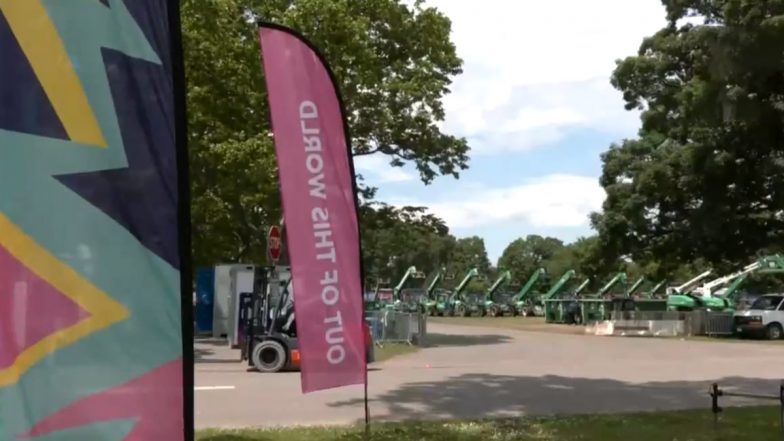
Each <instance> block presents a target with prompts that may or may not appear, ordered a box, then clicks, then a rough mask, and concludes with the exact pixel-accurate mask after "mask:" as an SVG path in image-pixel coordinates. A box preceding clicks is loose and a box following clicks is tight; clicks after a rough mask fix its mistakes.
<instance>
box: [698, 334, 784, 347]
mask: <svg viewBox="0 0 784 441" xmlns="http://www.w3.org/2000/svg"><path fill="white" fill-rule="evenodd" d="M686 340H689V341H703V342H709V343H710V342H713V343H715V342H719V343H763V344H769V345H784V340H766V339H762V338H758V339H752V338H736V337H708V336H703V335H700V336H694V337H686Z"/></svg>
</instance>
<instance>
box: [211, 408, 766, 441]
mask: <svg viewBox="0 0 784 441" xmlns="http://www.w3.org/2000/svg"><path fill="white" fill-rule="evenodd" d="M719 429H720V432H719V433H718V434H717V433H716V432H715V431H714V429H713V415H712V414H711V413H710V411H707V410H701V411H680V412H661V413H647V414H631V415H602V416H572V417H552V418H523V419H505V420H485V421H473V422H472V421H463V422H457V421H456V422H408V423H393V424H378V425H374V426H373V427H372V430H371V437H370V441H428V440H432V441H630V440H631V441H749V440H753V441H774V440H775V441H778V440H780V439H781V435H780V433H779V417H778V408H775V407H756V408H728V409H725V411H724V414H723V415H722V416H721V419H720V422H719ZM197 440H199V441H363V440H364V429H363V428H362V427H337V428H335V427H333V428H320V427H316V428H290V429H280V430H260V431H252V430H248V431H231V432H219V431H204V432H200V433H199V434H198V436H197Z"/></svg>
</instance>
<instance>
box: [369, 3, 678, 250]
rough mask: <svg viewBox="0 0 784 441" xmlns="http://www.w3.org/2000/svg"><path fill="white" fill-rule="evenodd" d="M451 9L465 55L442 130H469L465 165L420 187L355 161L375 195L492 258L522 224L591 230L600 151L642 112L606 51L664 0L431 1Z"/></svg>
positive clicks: (657, 14) (633, 126)
mask: <svg viewBox="0 0 784 441" xmlns="http://www.w3.org/2000/svg"><path fill="white" fill-rule="evenodd" d="M427 4H428V5H432V6H435V7H437V8H438V9H440V10H441V11H443V12H444V13H445V14H446V15H448V16H449V17H450V18H451V19H452V40H453V41H454V42H455V44H456V45H457V50H458V54H459V55H460V56H461V58H463V61H464V63H465V64H464V73H463V74H462V75H460V76H459V77H457V78H455V79H454V84H453V85H452V93H451V94H450V95H449V96H447V97H446V98H445V100H444V104H445V107H446V110H447V118H446V121H445V122H444V123H443V125H442V129H443V130H444V131H445V132H447V133H450V134H453V135H458V136H465V137H466V138H467V139H468V141H469V145H470V146H471V149H472V151H471V163H470V167H471V168H470V169H469V170H468V171H466V172H464V173H463V174H462V176H461V178H460V179H459V180H454V179H453V178H451V177H441V178H438V179H437V180H436V181H435V183H433V184H431V185H429V186H426V185H424V184H422V183H421V181H419V180H418V176H417V174H416V172H415V171H414V170H413V168H410V167H404V168H402V169H401V168H393V167H391V166H390V165H389V161H388V159H386V158H384V157H380V156H377V157H369V158H368V157H366V158H359V159H358V160H357V169H358V171H359V172H360V173H362V174H363V175H364V176H365V177H366V178H367V180H368V181H369V183H371V184H374V185H376V186H378V187H379V193H378V198H379V199H380V200H383V201H385V202H388V203H391V204H395V205H422V206H428V207H430V208H431V211H432V212H433V213H435V214H436V215H438V216H440V217H442V218H443V219H444V220H446V222H447V224H448V225H449V227H450V229H451V230H452V233H453V234H455V235H456V236H458V237H464V236H472V235H478V236H480V237H483V238H484V239H485V243H486V245H487V250H488V254H489V257H490V259H491V260H492V261H494V262H495V261H496V259H497V258H498V257H499V256H500V255H501V253H502V252H503V250H504V248H505V247H506V245H507V244H508V243H509V242H511V241H512V240H514V239H516V238H518V237H522V236H526V235H528V234H541V235H549V236H554V237H558V238H560V239H562V240H564V241H566V242H570V241H573V240H574V239H576V238H578V237H580V236H585V235H588V234H591V230H590V226H589V223H588V214H589V213H590V212H592V211H597V210H599V209H600V208H601V205H602V202H603V201H604V198H605V194H604V191H603V190H602V188H601V186H599V183H598V177H599V175H600V173H601V161H600V158H599V155H600V154H601V153H602V152H603V151H605V150H606V149H607V147H608V146H609V145H610V144H611V143H612V142H617V141H620V140H621V139H623V138H624V137H631V136H634V134H635V133H636V131H637V129H638V127H639V119H638V118H639V115H638V114H637V113H636V112H628V111H626V110H624V108H623V100H622V99H621V95H620V93H619V92H618V91H616V90H615V89H613V88H612V86H611V85H610V83H609V76H610V73H611V72H612V69H613V67H614V66H615V64H614V61H615V60H616V59H619V58H623V57H625V56H627V55H633V54H634V53H636V51H637V48H638V47H639V45H640V43H641V42H642V39H643V37H645V36H648V35H651V34H653V33H654V32H656V31H657V30H658V29H660V28H661V27H663V25H664V24H665V20H664V17H665V13H664V8H663V7H662V6H661V2H660V0H592V1H590V2H588V1H585V0H547V1H543V0H517V1H513V0H484V1H482V2H480V3H478V2H474V1H468V0H429V1H427Z"/></svg>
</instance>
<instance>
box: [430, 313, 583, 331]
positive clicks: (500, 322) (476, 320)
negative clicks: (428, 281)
mask: <svg viewBox="0 0 784 441" xmlns="http://www.w3.org/2000/svg"><path fill="white" fill-rule="evenodd" d="M427 320H428V321H429V322H432V323H443V324H452V325H461V326H483V327H487V328H501V329H516V330H519V331H536V332H539V331H541V332H557V333H568V334H583V333H584V330H583V327H582V326H571V325H563V324H548V323H545V320H544V317H509V316H505V317H429V318H428V319H427Z"/></svg>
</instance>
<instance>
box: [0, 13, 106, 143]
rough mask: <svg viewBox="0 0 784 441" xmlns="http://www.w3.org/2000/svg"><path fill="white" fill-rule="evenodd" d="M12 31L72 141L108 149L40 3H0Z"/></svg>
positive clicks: (63, 47)
mask: <svg viewBox="0 0 784 441" xmlns="http://www.w3.org/2000/svg"><path fill="white" fill-rule="evenodd" d="M0 12H2V13H3V14H4V15H5V18H6V20H7V21H8V24H9V26H10V27H11V31H12V32H13V33H14V35H15V36H16V39H17V40H18V41H19V45H20V46H21V48H22V51H23V52H24V53H25V55H26V56H27V59H28V60H29V61H30V65H31V66H32V67H33V71H34V72H35V75H36V77H38V81H39V82H40V83H41V86H42V87H43V89H44V92H46V95H47V96H48V97H49V101H50V102H51V103H52V107H53V108H54V111H55V113H57V116H58V117H59V118H60V121H61V122H62V124H63V127H65V131H66V133H67V134H68V137H69V138H70V140H71V141H73V142H77V143H81V144H87V145H93V146H97V147H104V148H105V147H106V139H105V138H104V136H103V132H101V128H100V127H99V125H98V120H97V119H96V117H95V114H94V113H93V110H92V108H91V107H90V103H89V102H88V100H87V96H86V95H85V93H84V89H83V88H82V84H81V82H80V81H79V77H78V76H77V75H76V72H75V71H74V69H73V65H72V64H71V59H70V58H69V56H68V53H67V52H66V50H65V46H64V45H63V42H62V40H61V39H60V35H59V34H58V32H57V29H56V28H55V26H54V23H52V21H51V19H50V18H49V15H48V14H47V12H46V8H45V7H44V6H43V4H42V3H41V0H0Z"/></svg>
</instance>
